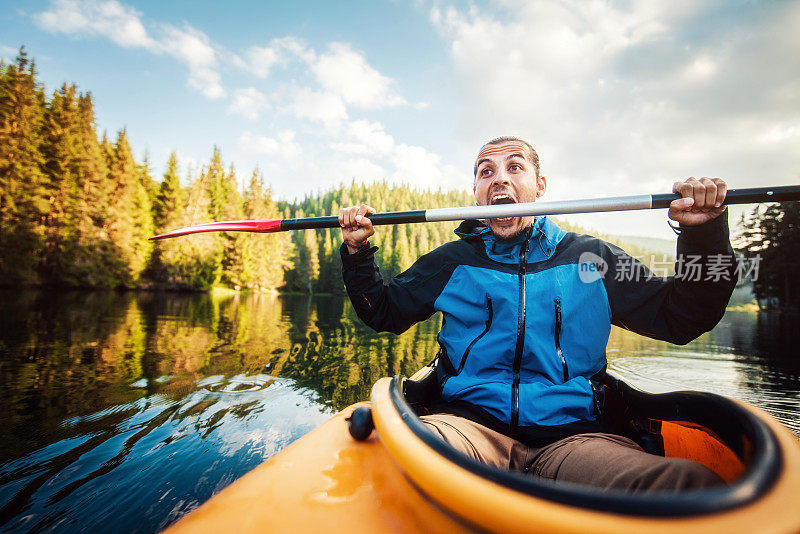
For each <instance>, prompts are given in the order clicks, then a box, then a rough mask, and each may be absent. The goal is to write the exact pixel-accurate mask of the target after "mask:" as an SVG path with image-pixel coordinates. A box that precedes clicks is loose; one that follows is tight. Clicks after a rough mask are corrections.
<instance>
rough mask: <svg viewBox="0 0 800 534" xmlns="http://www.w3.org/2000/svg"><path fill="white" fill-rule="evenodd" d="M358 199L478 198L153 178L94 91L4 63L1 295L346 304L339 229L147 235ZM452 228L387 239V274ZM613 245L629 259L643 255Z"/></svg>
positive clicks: (204, 171) (437, 201)
mask: <svg viewBox="0 0 800 534" xmlns="http://www.w3.org/2000/svg"><path fill="white" fill-rule="evenodd" d="M361 202H365V203H367V204H369V205H371V206H374V207H376V208H377V209H379V210H380V211H397V210H408V209H420V208H422V207H424V208H437V207H449V206H463V205H470V204H472V203H473V202H474V201H473V198H472V195H471V193H470V192H468V191H467V190H464V191H450V192H442V191H420V190H416V189H413V188H411V187H408V186H404V185H392V184H389V183H386V182H378V183H371V184H363V183H360V182H357V181H356V180H355V179H353V180H352V181H351V183H350V184H342V185H339V186H338V187H335V188H332V189H330V190H327V191H323V192H318V193H316V194H313V195H308V196H306V197H305V198H303V199H302V200H296V201H293V202H288V201H282V200H276V199H274V198H273V196H272V192H271V190H270V187H269V186H268V180H267V179H266V178H265V177H264V176H262V174H261V173H260V172H259V171H258V169H256V170H254V171H252V173H250V174H249V175H247V176H244V177H240V176H239V175H238V174H237V172H236V170H235V169H234V166H233V165H231V164H227V163H226V162H224V160H223V158H222V154H221V151H220V150H219V149H218V148H213V150H212V151H211V155H210V157H209V159H208V161H207V162H206V163H205V164H204V165H203V166H202V168H201V169H200V170H199V171H198V172H195V173H193V174H192V173H186V174H184V175H181V173H180V162H179V161H178V158H177V156H176V155H175V154H174V153H173V154H172V156H171V157H170V159H169V161H168V164H167V168H166V170H165V172H164V174H163V175H162V176H153V171H152V169H151V167H150V164H149V161H148V158H147V156H146V155H145V157H144V158H142V159H141V160H139V161H137V159H136V158H135V157H134V154H133V152H132V149H131V145H130V141H129V139H128V136H127V133H126V131H125V130H124V129H122V130H120V131H118V132H117V133H116V134H115V135H113V136H111V137H110V136H109V135H108V134H107V133H105V132H104V133H103V134H102V135H98V131H97V126H96V121H95V115H94V104H93V101H92V96H91V94H90V93H88V92H87V93H83V92H79V91H78V90H77V88H76V87H75V85H70V84H66V83H65V84H63V85H62V86H61V87H59V88H58V89H56V90H55V91H53V92H52V94H47V93H46V91H45V88H44V87H43V85H42V84H41V83H39V82H37V80H36V68H35V64H34V62H33V61H32V60H31V59H29V58H28V56H27V55H26V54H25V52H24V50H23V49H21V50H20V53H19V55H18V57H17V58H16V61H15V62H14V63H11V64H3V63H2V62H0V230H1V231H0V285H5V286H21V285H30V286H46V287H81V288H136V289H172V290H206V289H210V288H213V287H228V288H234V289H253V290H258V291H272V290H276V289H280V290H282V291H299V292H304V293H342V292H343V291H344V288H343V285H342V282H341V274H340V269H341V260H340V256H339V245H340V243H341V237H340V233H339V230H338V229H327V230H317V231H312V230H306V231H297V232H292V233H276V234H249V233H236V232H231V233H206V234H196V235H191V236H186V237H182V238H177V239H167V240H163V241H156V242H153V241H149V240H148V238H149V237H150V236H152V235H155V234H158V233H163V232H166V231H169V230H173V229H176V228H180V227H184V226H190V225H194V224H199V223H204V222H210V221H221V220H235V219H279V218H289V217H292V218H294V217H307V216H322V215H330V214H337V213H338V212H339V209H340V208H341V207H344V206H350V205H356V204H359V203H361ZM560 224H561V225H562V226H563V227H565V229H567V230H573V231H581V229H580V228H577V227H575V226H572V225H569V224H564V223H563V221H562V222H560ZM456 225H457V224H456V223H453V222H450V223H428V224H407V225H398V226H388V227H382V228H379V229H378V231H377V233H376V235H375V236H374V238H373V239H372V243H373V244H374V245H377V246H378V247H379V249H378V252H377V253H376V257H377V258H376V259H377V261H378V264H379V265H380V266H381V271H382V274H383V276H384V277H385V278H387V279H388V278H390V277H392V276H394V275H396V274H398V273H399V272H401V271H402V270H404V269H406V268H408V267H409V266H410V265H411V264H412V263H413V262H414V261H415V260H416V258H417V257H419V256H420V255H422V254H424V253H426V252H428V251H430V250H432V249H433V248H435V247H437V246H439V245H441V244H443V243H445V242H447V241H450V240H452V239H455V236H454V234H453V229H454V228H455V227H456ZM601 237H607V236H601ZM610 240H611V241H612V242H615V243H616V244H620V245H623V246H624V248H625V249H626V250H627V251H628V252H629V253H631V254H633V255H634V256H643V255H645V254H646V252H647V251H646V250H645V249H643V248H641V247H636V246H631V245H626V244H624V243H619V242H618V241H616V240H614V239H610ZM664 259H665V260H671V258H664ZM664 263H671V261H665V262H664Z"/></svg>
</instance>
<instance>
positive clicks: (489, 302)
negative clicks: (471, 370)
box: [456, 295, 493, 374]
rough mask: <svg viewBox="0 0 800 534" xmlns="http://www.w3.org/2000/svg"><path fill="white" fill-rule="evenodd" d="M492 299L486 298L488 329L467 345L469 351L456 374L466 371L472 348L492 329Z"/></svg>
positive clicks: (466, 352)
mask: <svg viewBox="0 0 800 534" xmlns="http://www.w3.org/2000/svg"><path fill="white" fill-rule="evenodd" d="M492 315H493V313H492V298H491V297H490V296H488V295H487V296H486V327H485V328H484V329H483V332H481V333H480V334H478V337H476V338H475V339H473V340H472V341H471V342H470V344H469V345H467V349H466V350H465V351H464V355H463V356H462V357H461V363H460V364H458V369H457V370H456V374H460V373H461V371H462V370H463V369H464V365H466V363H467V357H468V356H469V353H470V351H471V350H472V347H473V346H474V345H475V343H477V342H478V341H479V340H480V339H481V338H482V337H483V336H485V335H486V333H487V332H488V331H489V328H491V327H492Z"/></svg>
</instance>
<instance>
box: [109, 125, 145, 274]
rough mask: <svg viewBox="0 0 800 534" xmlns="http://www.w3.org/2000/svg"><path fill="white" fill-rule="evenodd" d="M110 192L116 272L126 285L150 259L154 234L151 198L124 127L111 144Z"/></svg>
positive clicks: (110, 213) (110, 226) (111, 230)
mask: <svg viewBox="0 0 800 534" xmlns="http://www.w3.org/2000/svg"><path fill="white" fill-rule="evenodd" d="M109 177H110V179H111V182H112V184H113V187H114V189H113V194H112V197H111V202H110V205H109V218H110V224H109V235H110V237H111V239H112V240H113V241H114V243H116V244H117V246H118V247H119V251H120V258H119V262H118V264H117V266H116V275H117V277H118V278H119V280H120V282H121V283H122V284H123V285H125V286H128V287H133V286H135V285H137V284H138V282H139V278H140V276H141V274H142V272H143V271H144V270H145V268H146V267H147V265H148V263H149V261H150V253H151V251H152V245H151V242H150V241H148V239H149V238H150V237H151V236H152V235H153V220H152V209H151V206H150V199H149V197H148V194H147V189H146V188H145V186H144V184H143V178H142V176H141V173H140V172H138V171H137V168H136V162H135V161H134V159H133V154H132V153H131V148H130V145H129V144H128V138H127V134H126V133H125V130H121V131H120V132H119V135H118V137H117V141H116V143H115V144H114V148H113V153H112V157H111V165H110V166H109Z"/></svg>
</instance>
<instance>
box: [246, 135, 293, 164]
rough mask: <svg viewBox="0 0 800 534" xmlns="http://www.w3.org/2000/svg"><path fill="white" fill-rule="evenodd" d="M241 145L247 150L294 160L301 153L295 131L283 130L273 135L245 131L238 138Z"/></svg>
mask: <svg viewBox="0 0 800 534" xmlns="http://www.w3.org/2000/svg"><path fill="white" fill-rule="evenodd" d="M239 142H240V143H241V144H242V147H243V148H244V149H245V150H247V151H248V152H255V153H258V154H266V155H267V156H277V157H280V158H284V159H286V160H294V159H296V158H297V157H298V156H300V154H301V153H302V149H301V148H300V145H299V144H298V143H297V142H296V141H295V132H293V131H292V130H285V131H282V132H280V133H279V134H278V135H277V138H275V137H267V136H265V135H258V134H253V133H251V132H245V133H244V134H242V136H241V137H240V138H239Z"/></svg>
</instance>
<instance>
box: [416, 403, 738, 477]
mask: <svg viewBox="0 0 800 534" xmlns="http://www.w3.org/2000/svg"><path fill="white" fill-rule="evenodd" d="M420 419H422V421H423V422H424V423H425V424H426V425H427V426H428V427H430V428H431V429H432V430H433V431H434V432H436V433H437V434H438V435H440V436H441V437H442V438H443V439H444V440H445V441H447V442H448V443H450V444H451V445H453V446H454V447H455V448H456V449H458V450H460V451H461V452H463V453H465V454H467V455H468V456H470V457H472V458H474V459H476V460H479V461H481V462H484V463H486V464H489V465H493V466H495V467H498V468H500V469H510V470H513V471H521V472H524V473H530V474H532V475H536V476H540V477H544V478H548V479H551V480H566V481H569V482H576V483H580V484H588V485H591V486H595V487H601V488H614V489H621V490H629V491H635V492H645V491H678V490H686V489H698V488H705V487H708V486H716V485H721V484H724V482H722V479H720V477H719V476H717V474H716V473H714V472H713V471H711V470H710V469H708V468H707V467H705V466H703V465H701V464H699V463H696V462H692V461H690V460H683V459H680V458H664V457H663V456H656V455H654V454H648V453H646V452H644V450H642V448H641V447H639V445H637V444H636V443H635V442H634V441H632V440H630V439H628V438H626V437H623V436H617V435H614V434H601V433H597V434H577V435H574V436H570V437H568V438H565V439H562V440H559V441H556V442H555V443H551V444H550V445H547V446H545V447H538V448H537V447H528V446H527V445H525V444H523V443H522V442H520V441H517V440H515V439H513V438H510V437H508V436H506V435H504V434H500V433H499V432H495V431H494V430H491V429H489V428H486V427H485V426H483V425H480V424H478V423H475V422H473V421H470V420H469V419H464V418H463V417H458V416H456V415H450V414H432V415H424V416H422V417H421V418H420Z"/></svg>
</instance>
